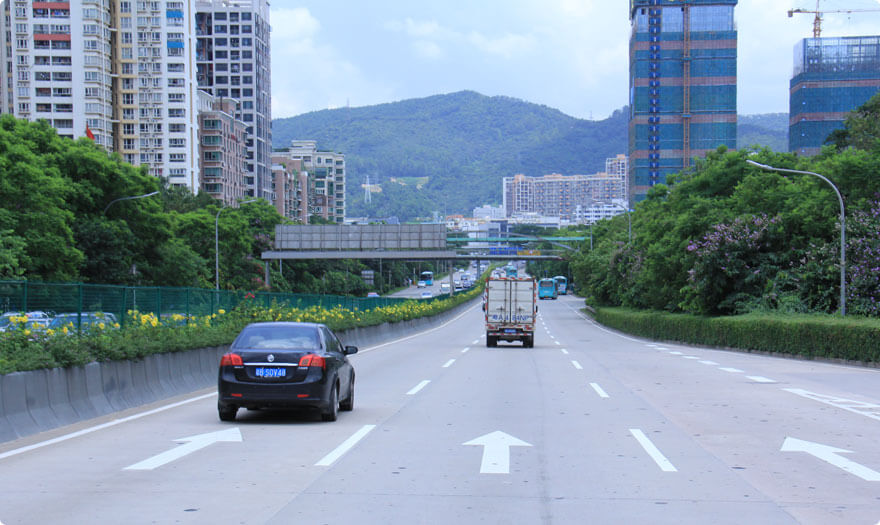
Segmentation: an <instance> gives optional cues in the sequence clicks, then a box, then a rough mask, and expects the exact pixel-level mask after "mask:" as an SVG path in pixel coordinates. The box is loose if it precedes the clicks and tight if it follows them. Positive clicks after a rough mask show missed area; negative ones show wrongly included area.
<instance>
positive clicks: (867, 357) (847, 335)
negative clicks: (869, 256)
mask: <svg viewBox="0 0 880 525" xmlns="http://www.w3.org/2000/svg"><path fill="white" fill-rule="evenodd" d="M592 315H593V317H594V318H595V319H596V321H598V322H600V323H602V324H603V325H606V326H609V327H611V328H614V329H617V330H620V331H622V332H626V333H629V334H633V335H638V336H642V337H647V338H651V339H657V340H661V341H678V342H682V343H690V344H697V345H706V346H714V347H722V348H736V349H741V350H750V351H761V352H776V353H783V354H792V355H797V356H802V357H805V358H810V359H812V358H817V357H818V358H827V359H845V360H849V361H860V362H863V363H872V364H878V363H880V319H873V318H863V317H847V318H842V317H839V316H831V315H803V314H778V313H754V314H747V315H738V316H729V317H700V316H695V315H687V314H672V313H669V312H656V311H639V310H631V309H627V308H597V309H596V310H595V313H594V314H592Z"/></svg>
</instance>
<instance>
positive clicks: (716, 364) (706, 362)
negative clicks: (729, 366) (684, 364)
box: [700, 361, 718, 366]
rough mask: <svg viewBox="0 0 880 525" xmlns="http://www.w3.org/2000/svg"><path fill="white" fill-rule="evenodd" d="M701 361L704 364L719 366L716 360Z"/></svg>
mask: <svg viewBox="0 0 880 525" xmlns="http://www.w3.org/2000/svg"><path fill="white" fill-rule="evenodd" d="M700 362H701V363H703V364H704V365H709V366H718V363H716V362H715V361H700Z"/></svg>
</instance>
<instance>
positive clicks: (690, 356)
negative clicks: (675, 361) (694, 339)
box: [681, 355, 699, 359]
mask: <svg viewBox="0 0 880 525" xmlns="http://www.w3.org/2000/svg"><path fill="white" fill-rule="evenodd" d="M681 357H683V358H684V359H699V357H697V356H695V355H683V356H681Z"/></svg>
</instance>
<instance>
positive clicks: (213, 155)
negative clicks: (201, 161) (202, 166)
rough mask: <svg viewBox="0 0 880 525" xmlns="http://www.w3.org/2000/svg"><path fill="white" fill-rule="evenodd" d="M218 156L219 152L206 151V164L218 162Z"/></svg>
mask: <svg viewBox="0 0 880 525" xmlns="http://www.w3.org/2000/svg"><path fill="white" fill-rule="evenodd" d="M220 155H221V153H220V152H219V151H206V152H205V160H206V161H207V162H220Z"/></svg>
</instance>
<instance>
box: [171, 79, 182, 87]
mask: <svg viewBox="0 0 880 525" xmlns="http://www.w3.org/2000/svg"><path fill="white" fill-rule="evenodd" d="M184 86H186V80H185V79H182V78H169V79H168V87H184Z"/></svg>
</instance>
